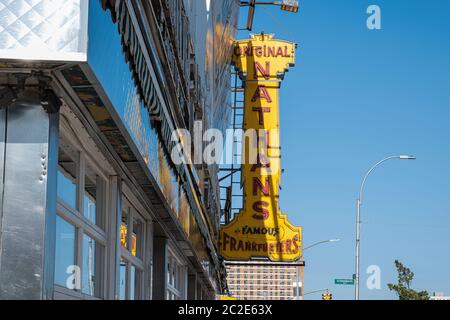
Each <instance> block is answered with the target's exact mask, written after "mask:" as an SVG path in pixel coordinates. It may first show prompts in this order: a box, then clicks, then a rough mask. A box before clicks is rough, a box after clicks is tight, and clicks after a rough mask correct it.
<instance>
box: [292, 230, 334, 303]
mask: <svg viewBox="0 0 450 320" xmlns="http://www.w3.org/2000/svg"><path fill="white" fill-rule="evenodd" d="M338 241H341V239H329V240H323V241H318V242H315V243H313V244H311V245H309V246H306V247H305V248H303V252H305V250H308V249H311V248H313V247H315V246H318V245H321V244H324V243H330V242H338ZM303 252H302V255H301V257H300V260H301V259H302V258H303ZM299 283H300V274H299V268H298V267H297V282H296V284H295V293H296V294H295V295H296V300H299V298H300V290H299V287H300V286H299ZM322 291H324V290H322Z"/></svg>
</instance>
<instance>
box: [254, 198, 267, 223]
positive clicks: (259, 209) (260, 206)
mask: <svg viewBox="0 0 450 320" xmlns="http://www.w3.org/2000/svg"><path fill="white" fill-rule="evenodd" d="M268 206H269V203H268V202H266V201H257V202H255V203H254V204H253V210H255V211H256V213H255V214H254V215H253V219H256V220H267V219H268V218H269V216H270V212H269V210H267V209H265V208H267V207H268Z"/></svg>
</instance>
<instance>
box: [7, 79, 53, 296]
mask: <svg viewBox="0 0 450 320" xmlns="http://www.w3.org/2000/svg"><path fill="white" fill-rule="evenodd" d="M49 95H50V96H49ZM47 98H49V99H48V100H47ZM2 107H3V108H4V107H6V110H3V111H1V112H0V113H1V115H0V118H1V120H0V122H1V125H0V129H3V131H1V130H0V132H4V133H5V134H3V136H2V134H1V133H0V138H3V139H2V140H1V141H2V142H3V143H2V144H4V148H2V149H3V151H2V152H4V157H2V158H1V164H2V165H1V168H3V170H2V171H3V180H2V181H1V184H2V187H3V201H2V203H1V208H0V212H1V216H2V225H1V226H0V228H1V229H0V245H1V247H0V299H30V300H39V299H51V298H52V297H53V280H54V279H53V277H54V276H53V274H54V260H55V259H54V251H55V250H54V246H55V219H56V198H57V194H56V192H57V190H56V179H57V161H58V135H59V134H58V132H59V122H58V119H59V114H58V111H59V101H58V99H56V97H55V96H54V95H53V94H52V93H51V92H50V91H48V90H45V91H43V90H42V88H41V90H35V89H26V90H25V91H22V92H21V93H19V94H18V97H17V99H16V100H15V102H13V103H11V104H10V105H8V106H2ZM5 127H6V129H4V128H5ZM0 153H1V152H0Z"/></svg>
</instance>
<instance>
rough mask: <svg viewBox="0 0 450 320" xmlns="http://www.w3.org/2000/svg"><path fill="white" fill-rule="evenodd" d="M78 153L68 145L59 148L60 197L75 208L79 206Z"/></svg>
mask: <svg viewBox="0 0 450 320" xmlns="http://www.w3.org/2000/svg"><path fill="white" fill-rule="evenodd" d="M77 162H78V153H77V152H76V151H74V150H73V149H71V148H70V147H69V146H67V145H61V148H60V150H59V170H58V197H59V198H60V199H62V200H63V201H64V202H65V203H66V204H67V205H68V206H70V207H71V208H73V209H76V208H77V178H78V172H77V167H78V166H77Z"/></svg>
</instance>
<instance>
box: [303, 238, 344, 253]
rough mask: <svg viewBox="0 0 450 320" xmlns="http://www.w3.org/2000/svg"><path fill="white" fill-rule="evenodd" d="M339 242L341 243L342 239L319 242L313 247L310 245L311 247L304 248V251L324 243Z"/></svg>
mask: <svg viewBox="0 0 450 320" xmlns="http://www.w3.org/2000/svg"><path fill="white" fill-rule="evenodd" d="M338 241H341V239H329V240H324V241H319V242H316V243H313V244H312V245H309V246H307V247H305V248H303V251H305V250H308V249H311V248H312V247H315V246H318V245H320V244H323V243H329V242H338Z"/></svg>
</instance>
